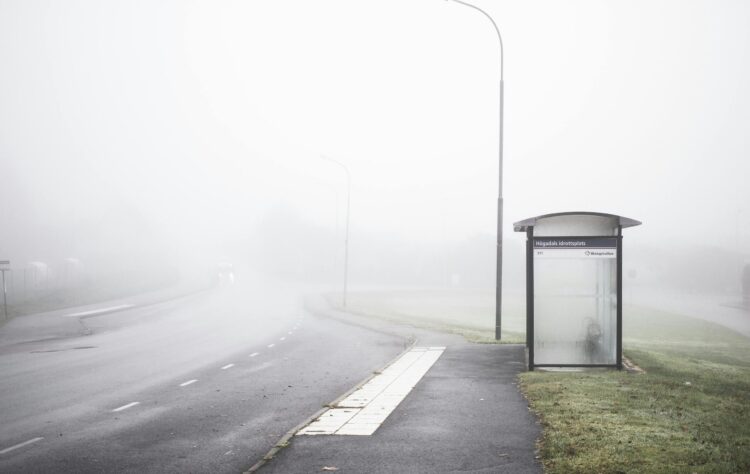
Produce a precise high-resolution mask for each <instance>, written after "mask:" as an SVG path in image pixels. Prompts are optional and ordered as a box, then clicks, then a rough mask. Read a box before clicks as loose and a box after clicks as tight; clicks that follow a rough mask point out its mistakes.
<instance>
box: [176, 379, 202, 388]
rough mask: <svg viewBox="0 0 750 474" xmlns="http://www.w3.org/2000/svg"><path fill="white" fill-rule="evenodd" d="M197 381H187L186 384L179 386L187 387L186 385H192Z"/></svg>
mask: <svg viewBox="0 0 750 474" xmlns="http://www.w3.org/2000/svg"><path fill="white" fill-rule="evenodd" d="M197 381H198V379H192V380H188V381H187V382H182V383H181V384H180V387H187V386H188V385H190V384H194V383H195V382H197Z"/></svg>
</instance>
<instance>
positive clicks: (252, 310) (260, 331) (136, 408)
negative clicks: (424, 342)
mask: <svg viewBox="0 0 750 474" xmlns="http://www.w3.org/2000/svg"><path fill="white" fill-rule="evenodd" d="M247 295H254V296H250V297H248V296H247ZM103 306H105V305H103ZM71 313H73V310H71ZM73 314H74V313H73ZM61 317H65V316H61ZM83 323H84V324H86V325H87V327H89V328H90V329H91V330H92V331H93V334H91V335H89V336H80V337H74V338H67V339H58V340H50V341H46V342H44V341H43V342H34V343H30V344H16V345H14V346H13V347H12V348H10V350H9V348H4V349H5V350H3V351H2V352H1V353H0V380H1V381H2V383H0V472H4V473H16V472H17V473H33V472H77V473H86V472H92V473H93V472H97V473H99V472H133V473H135V472H138V473H144V472H159V473H164V472H216V473H222V472H232V473H236V472H242V471H243V470H246V469H247V468H249V467H250V466H251V465H253V464H254V463H255V462H256V461H258V460H259V459H260V458H262V456H263V455H264V454H265V453H266V452H267V451H268V450H269V449H270V448H271V447H272V446H273V445H274V444H275V443H276V441H277V440H278V439H279V438H280V437H281V436H282V435H283V434H284V433H285V432H287V431H288V430H290V429H292V428H293V427H295V426H296V425H298V424H299V423H300V422H302V421H303V420H305V419H306V418H307V417H309V416H310V415H312V414H313V413H315V412H316V411H317V410H318V409H320V408H321V406H322V405H324V404H325V403H328V402H330V401H331V400H333V399H335V398H336V397H338V396H339V395H340V394H342V393H344V392H345V391H346V390H348V389H349V388H351V387H352V386H353V385H354V384H356V383H357V382H359V381H360V380H362V379H364V378H365V377H367V376H368V375H369V374H370V372H371V371H372V370H373V368H376V367H381V366H383V365H384V364H385V363H387V362H388V361H389V360H391V359H392V358H393V357H395V356H396V355H397V354H399V353H400V352H401V351H402V350H403V349H404V347H405V341H404V340H403V339H400V338H397V337H394V336H387V335H383V334H381V333H377V332H373V331H370V330H367V329H363V328H360V327H355V326H350V325H346V324H343V323H340V322H336V321H334V320H328V319H318V318H314V317H312V316H306V315H304V313H302V312H301V311H299V310H298V309H297V304H296V295H295V294H293V293H292V292H291V291H285V290H283V289H279V288H276V289H273V290H269V289H264V291H262V292H258V291H257V290H256V291H255V292H251V291H249V290H243V289H241V288H238V287H232V288H231V289H223V290H221V291H216V292H209V293H205V294H202V295H198V296H194V297H190V298H185V299H181V300H174V301H170V302H166V303H163V304H158V305H154V306H148V307H142V308H126V309H123V310H122V311H119V312H116V313H110V314H107V315H102V316H96V317H89V318H86V319H84V320H83Z"/></svg>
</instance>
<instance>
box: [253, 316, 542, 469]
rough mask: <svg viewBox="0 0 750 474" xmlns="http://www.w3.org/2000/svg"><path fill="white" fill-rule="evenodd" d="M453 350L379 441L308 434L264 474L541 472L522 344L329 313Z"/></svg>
mask: <svg viewBox="0 0 750 474" xmlns="http://www.w3.org/2000/svg"><path fill="white" fill-rule="evenodd" d="M329 314H330V315H332V316H338V317H341V318H342V319H345V320H348V321H352V322H359V323H360V324H363V325H367V326H371V327H375V328H377V329H379V330H385V331H392V332H397V333H399V332H400V333H402V334H403V333H407V332H408V333H410V334H412V335H414V336H416V338H417V345H420V346H436V345H437V346H445V347H446V350H445V352H444V353H443V355H442V356H441V357H440V359H438V361H437V362H436V363H435V364H434V365H433V366H432V368H431V369H430V370H429V371H428V372H427V374H426V375H425V376H424V377H423V378H422V380H421V381H420V382H419V383H418V384H417V386H416V387H415V388H414V390H412V392H411V393H410V394H409V395H408V396H407V397H406V399H404V401H403V402H402V403H401V404H400V405H399V406H398V407H397V408H396V410H395V411H394V412H393V413H391V415H390V416H389V417H388V418H387V419H386V421H385V422H384V423H383V424H382V425H381V427H380V428H379V429H378V430H377V431H376V432H375V433H374V434H373V435H372V436H343V435H315V436H308V435H300V436H294V437H293V438H291V442H290V443H289V446H288V447H286V448H284V449H283V450H281V451H280V452H279V453H278V454H277V455H276V456H275V457H274V458H273V459H272V460H271V461H269V462H268V463H267V464H265V465H264V466H263V467H262V468H261V469H260V470H259V472H260V473H262V474H266V473H279V474H280V473H313V472H322V471H326V470H330V471H334V470H335V471H336V472H339V473H455V472H474V473H501V472H502V473H539V472H542V468H541V465H540V464H539V463H538V461H537V459H536V452H535V441H536V440H537V439H538V438H539V436H540V435H541V428H540V426H539V424H538V423H537V421H536V419H535V417H534V416H533V414H532V413H531V412H530V411H529V409H528V405H527V403H526V400H525V399H524V398H523V396H522V395H521V394H520V392H519V390H518V388H517V386H516V376H517V374H518V373H519V372H521V371H522V370H523V368H524V349H523V346H521V345H505V344H503V345H495V344H471V343H467V342H465V341H464V340H463V338H460V337H456V336H450V335H446V334H440V333H434V332H430V331H424V330H419V329H412V328H405V327H400V326H395V325H392V324H390V323H378V322H377V321H372V320H364V319H362V318H357V317H353V316H347V315H344V314H342V313H337V314H336V313H335V312H332V311H329Z"/></svg>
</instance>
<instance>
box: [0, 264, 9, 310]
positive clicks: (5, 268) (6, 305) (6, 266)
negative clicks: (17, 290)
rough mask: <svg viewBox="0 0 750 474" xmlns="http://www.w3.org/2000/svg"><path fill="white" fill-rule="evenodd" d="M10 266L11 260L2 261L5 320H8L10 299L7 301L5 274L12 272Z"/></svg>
mask: <svg viewBox="0 0 750 474" xmlns="http://www.w3.org/2000/svg"><path fill="white" fill-rule="evenodd" d="M8 265H10V260H0V273H2V274H3V318H4V319H8V299H7V298H8V297H7V292H8V289H7V287H6V286H5V272H7V271H8V270H10V269H9V268H8Z"/></svg>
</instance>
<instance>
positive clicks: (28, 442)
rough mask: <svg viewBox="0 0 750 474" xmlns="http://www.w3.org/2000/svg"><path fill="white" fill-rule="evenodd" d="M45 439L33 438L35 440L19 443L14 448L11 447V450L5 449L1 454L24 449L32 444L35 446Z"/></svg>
mask: <svg viewBox="0 0 750 474" xmlns="http://www.w3.org/2000/svg"><path fill="white" fill-rule="evenodd" d="M43 439H44V438H33V439H30V440H28V441H24V442H23V443H18V444H16V445H14V446H11V447H10V448H5V449H3V450H0V454H5V453H9V452H11V451H15V450H16V449H18V448H23V447H24V446H28V445H30V444H34V443H36V442H37V441H41V440H43Z"/></svg>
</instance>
